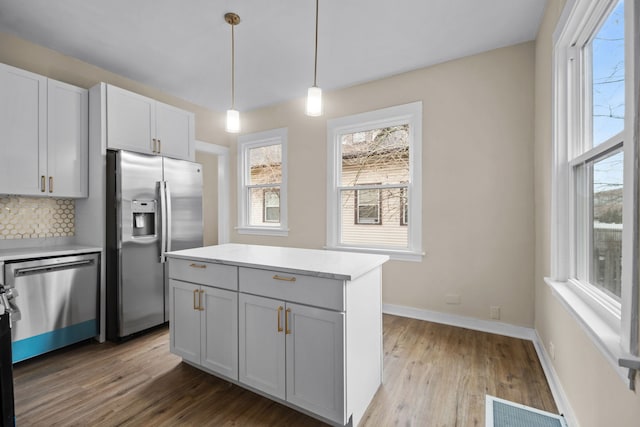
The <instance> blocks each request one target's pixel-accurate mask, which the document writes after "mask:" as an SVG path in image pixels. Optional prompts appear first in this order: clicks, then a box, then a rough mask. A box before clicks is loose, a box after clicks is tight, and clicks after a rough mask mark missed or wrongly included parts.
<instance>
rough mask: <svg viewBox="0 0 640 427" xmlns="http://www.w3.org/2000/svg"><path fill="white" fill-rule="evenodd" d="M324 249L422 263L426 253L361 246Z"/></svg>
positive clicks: (325, 247)
mask: <svg viewBox="0 0 640 427" xmlns="http://www.w3.org/2000/svg"><path fill="white" fill-rule="evenodd" d="M324 249H328V250H330V251H343V252H364V253H367V254H378V255H388V256H389V258H390V259H392V260H396V261H413V262H422V259H423V257H424V256H425V253H424V252H411V251H403V250H393V249H387V248H384V249H382V248H381V249H376V248H363V247H359V246H324Z"/></svg>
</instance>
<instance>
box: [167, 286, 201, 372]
mask: <svg viewBox="0 0 640 427" xmlns="http://www.w3.org/2000/svg"><path fill="white" fill-rule="evenodd" d="M169 289H170V292H171V294H170V296H169V298H170V299H171V308H170V318H169V322H170V323H171V328H170V336H169V346H170V347H171V352H172V353H173V354H177V355H178V356H180V357H182V358H183V359H184V360H187V361H189V362H192V363H197V364H200V311H199V310H198V297H199V295H198V291H199V290H200V286H199V285H194V284H192V283H187V282H181V281H179V280H173V279H172V280H170V281H169Z"/></svg>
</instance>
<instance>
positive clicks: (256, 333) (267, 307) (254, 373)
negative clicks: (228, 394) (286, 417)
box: [239, 293, 286, 400]
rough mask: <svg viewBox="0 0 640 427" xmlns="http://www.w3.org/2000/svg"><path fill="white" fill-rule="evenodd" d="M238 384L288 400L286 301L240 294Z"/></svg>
mask: <svg viewBox="0 0 640 427" xmlns="http://www.w3.org/2000/svg"><path fill="white" fill-rule="evenodd" d="M239 306H240V307H239V318H240V322H239V323H240V324H239V327H240V329H239V336H240V338H239V339H240V343H239V344H240V345H239V348H240V373H239V381H240V382H241V383H244V384H246V385H248V386H251V387H253V388H255V389H257V390H260V391H263V392H265V393H267V394H269V395H271V396H274V397H277V398H279V399H282V400H285V398H286V394H285V387H286V383H285V372H286V360H285V347H284V346H285V335H284V302H282V301H278V300H274V299H271V298H263V297H258V296H255V295H247V294H242V293H241V294H240V304H239Z"/></svg>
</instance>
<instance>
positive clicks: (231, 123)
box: [226, 109, 240, 133]
mask: <svg viewBox="0 0 640 427" xmlns="http://www.w3.org/2000/svg"><path fill="white" fill-rule="evenodd" d="M226 129H227V132H229V133H238V132H240V112H239V111H238V110H233V109H232V110H227V126H226Z"/></svg>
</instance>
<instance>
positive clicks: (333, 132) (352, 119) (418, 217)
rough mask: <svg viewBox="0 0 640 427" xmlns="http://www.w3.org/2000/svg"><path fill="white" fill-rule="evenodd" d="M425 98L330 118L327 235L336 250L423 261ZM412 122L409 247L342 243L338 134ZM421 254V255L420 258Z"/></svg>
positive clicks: (332, 247)
mask: <svg viewBox="0 0 640 427" xmlns="http://www.w3.org/2000/svg"><path fill="white" fill-rule="evenodd" d="M422 119H423V117H422V101H417V102H411V103H408V104H403V105H396V106H393V107H387V108H382V109H379V110H374V111H369V112H365V113H359V114H353V115H351V116H345V117H339V118H336V119H331V120H328V121H327V236H326V239H327V240H326V241H327V245H326V247H328V248H331V249H333V250H345V251H359V252H374V253H383V254H387V255H389V256H391V257H392V258H393V259H399V260H410V261H421V260H422V259H421V257H422V256H424V253H423V252H422V143H423V140H422ZM406 123H408V124H409V176H410V180H409V183H408V184H407V194H408V197H409V224H408V225H407V226H408V227H409V228H408V231H409V232H408V241H407V248H406V249H404V250H396V249H394V248H371V247H367V248H355V247H349V246H346V245H342V244H340V191H339V187H340V186H339V185H338V184H339V182H340V177H339V176H338V173H339V167H338V165H339V164H340V161H341V159H340V150H339V147H338V141H337V136H338V135H339V134H340V133H344V132H358V131H364V130H370V129H375V128H377V127H386V126H393V125H399V124H406ZM416 258H420V259H416Z"/></svg>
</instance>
